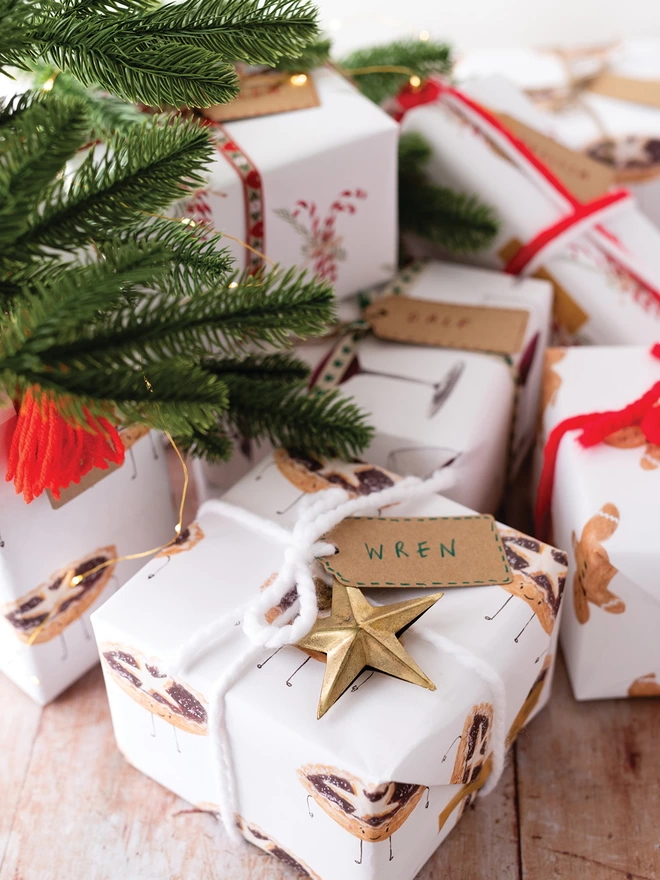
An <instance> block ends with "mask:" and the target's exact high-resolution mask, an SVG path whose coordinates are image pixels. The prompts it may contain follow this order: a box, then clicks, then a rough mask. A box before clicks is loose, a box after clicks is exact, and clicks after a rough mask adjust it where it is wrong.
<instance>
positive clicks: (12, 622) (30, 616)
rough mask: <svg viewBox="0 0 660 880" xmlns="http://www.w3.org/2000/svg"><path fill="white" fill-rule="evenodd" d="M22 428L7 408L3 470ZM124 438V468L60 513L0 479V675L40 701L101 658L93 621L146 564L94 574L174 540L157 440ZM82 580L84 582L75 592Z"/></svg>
mask: <svg viewBox="0 0 660 880" xmlns="http://www.w3.org/2000/svg"><path fill="white" fill-rule="evenodd" d="M15 422H16V415H15V413H14V409H13V407H12V406H11V405H10V404H5V405H4V406H3V407H2V409H0V472H1V473H2V474H4V473H5V471H6V470H7V453H8V450H9V445H10V443H11V436H12V434H13V430H14V425H15ZM122 437H123V440H124V443H125V446H126V447H127V452H126V461H125V463H124V465H123V466H122V467H121V468H119V469H117V470H115V471H114V472H113V473H110V474H108V475H107V476H106V475H105V474H104V476H103V478H102V479H101V480H100V481H99V482H97V483H96V484H95V485H93V486H91V487H90V488H88V489H86V490H85V491H84V492H82V493H81V494H80V495H78V496H77V497H74V498H73V499H72V500H70V501H68V502H67V503H65V504H63V506H61V507H59V508H58V509H54V508H53V507H52V506H51V503H50V501H49V499H48V497H47V495H46V494H44V495H42V496H40V497H39V498H36V499H35V500H34V501H33V502H32V503H31V504H29V505H28V504H26V503H25V501H24V500H23V498H22V496H18V495H16V494H15V491H14V486H13V485H12V484H11V483H6V482H5V481H4V480H2V482H0V671H2V672H3V673H4V674H5V675H7V676H8V677H9V678H10V679H12V681H14V682H15V683H16V684H17V685H18V686H19V687H21V688H22V689H23V690H24V691H25V692H26V693H27V694H29V696H31V697H32V699H34V700H35V701H36V702H38V703H40V704H42V705H43V704H45V703H48V702H50V701H51V700H53V699H54V698H55V697H56V696H57V695H58V694H60V693H61V692H62V691H63V690H64V689H65V688H67V687H68V686H69V685H70V684H72V683H73V682H74V681H76V679H78V678H80V676H81V675H83V674H84V673H85V672H86V671H87V670H88V669H90V668H91V667H92V666H93V665H94V664H95V663H96V662H98V653H97V650H96V645H95V643H94V639H93V636H92V629H91V625H90V624H89V616H90V614H91V612H92V611H93V610H94V609H95V608H98V607H99V605H101V604H102V603H103V602H104V601H105V599H107V598H108V596H110V595H111V594H112V593H114V592H115V591H116V590H117V589H118V588H119V586H120V585H121V584H122V583H123V582H124V581H125V580H127V579H128V578H130V577H131V576H132V575H133V574H134V573H135V572H136V571H137V570H138V569H139V568H140V566H141V565H142V564H143V560H141V559H137V560H126V561H123V562H117V563H112V564H110V565H108V566H106V567H105V568H102V569H100V570H99V571H91V570H92V569H94V568H96V566H98V565H100V564H102V563H103V562H106V561H110V560H112V559H114V558H116V557H119V556H124V555H127V554H131V553H139V552H142V551H143V550H150V549H152V548H154V547H159V546H160V545H162V544H165V543H166V542H167V541H169V540H170V539H171V538H172V537H173V536H174V525H175V523H176V515H175V512H174V508H173V505H172V499H171V497H170V484H169V479H168V476H167V466H166V462H165V453H164V450H163V448H162V447H161V445H160V440H159V437H158V436H154V435H153V434H148V435H145V434H144V432H142V431H140V430H136V429H130V430H129V431H125V432H122ZM137 438H139V439H137ZM84 479H85V478H84ZM65 496H66V491H65V492H63V493H62V498H63V499H64V497H65ZM85 572H90V573H89V575H87V576H85ZM81 575H82V576H83V577H82V580H81V581H80V583H79V584H77V585H76V586H74V587H71V586H69V584H70V581H71V579H72V578H74V577H76V576H81Z"/></svg>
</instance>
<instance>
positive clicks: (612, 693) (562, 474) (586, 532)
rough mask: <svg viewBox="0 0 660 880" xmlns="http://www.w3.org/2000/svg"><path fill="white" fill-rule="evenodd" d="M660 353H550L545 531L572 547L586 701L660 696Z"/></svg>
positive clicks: (577, 675) (542, 507)
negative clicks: (550, 530) (659, 570)
mask: <svg viewBox="0 0 660 880" xmlns="http://www.w3.org/2000/svg"><path fill="white" fill-rule="evenodd" d="M653 351H654V352H655V356H654V354H653V352H649V350H648V349H647V348H638V347H621V348H606V347H604V348H569V349H550V350H549V351H548V357H547V370H546V377H545V391H544V400H545V412H544V417H543V443H544V447H545V455H544V466H543V470H542V473H541V478H540V484H539V496H538V507H537V519H538V529H537V533H538V534H543V533H544V531H545V532H547V531H548V529H549V526H550V525H551V527H552V534H553V535H554V540H557V541H558V542H559V543H560V545H561V546H562V547H566V548H567V549H568V552H569V575H568V590H567V592H568V596H567V598H566V604H567V606H568V607H567V608H566V610H565V611H564V620H563V624H562V635H561V638H562V646H563V650H564V656H565V657H566V663H567V666H568V671H569V674H570V677H571V682H572V684H573V691H574V693H575V696H576V697H577V699H579V700H589V699H600V698H610V697H626V696H630V697H636V696H651V695H656V696H658V695H660V646H659V643H658V628H659V627H660V588H659V582H658V562H659V557H660V545H659V543H658V535H659V534H660V407H659V406H658V402H659V401H660V347H658V346H656V347H655V349H654V350H653ZM577 431H580V432H581V433H579V434H578V433H576V432H577ZM538 464H539V471H540V470H541V468H540V465H541V458H540V456H539V461H538Z"/></svg>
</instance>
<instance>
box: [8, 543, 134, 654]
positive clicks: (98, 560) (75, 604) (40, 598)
mask: <svg viewBox="0 0 660 880" xmlns="http://www.w3.org/2000/svg"><path fill="white" fill-rule="evenodd" d="M116 556H117V548H116V547H115V546H114V545H110V546H108V547H99V548H98V549H97V550H94V551H93V552H92V553H89V554H88V555H87V556H85V557H83V558H82V559H79V560H76V561H75V562H70V563H69V564H68V565H66V566H64V567H63V568H61V569H60V570H59V571H56V572H55V573H54V574H52V575H51V576H50V578H48V580H47V581H46V582H45V583H43V584H40V585H39V586H38V587H35V589H33V590H31V591H30V592H29V593H26V594H25V595H24V596H21V598H20V599H17V600H16V601H14V602H10V603H8V604H7V605H5V606H4V607H3V608H2V614H3V616H4V618H5V620H7V621H8V623H9V624H11V626H12V627H13V629H14V632H15V634H16V635H17V636H18V638H19V639H20V640H21V641H23V642H27V643H28V644H30V645H35V644H36V645H38V644H42V643H43V642H49V641H50V640H51V639H54V638H55V637H56V636H59V635H61V634H62V632H63V630H65V629H66V627H68V626H69V625H70V624H71V623H73V621H74V620H78V619H79V618H80V617H81V616H82V615H83V614H84V613H85V611H87V609H88V608H90V607H91V606H92V605H93V604H94V602H95V601H96V599H97V598H98V597H99V596H100V595H101V593H102V592H103V590H104V589H105V588H106V586H107V585H108V582H109V581H110V579H111V577H112V575H113V572H114V570H115V563H114V562H110V560H112V559H115V558H116ZM105 563H109V564H107V565H106V564H105Z"/></svg>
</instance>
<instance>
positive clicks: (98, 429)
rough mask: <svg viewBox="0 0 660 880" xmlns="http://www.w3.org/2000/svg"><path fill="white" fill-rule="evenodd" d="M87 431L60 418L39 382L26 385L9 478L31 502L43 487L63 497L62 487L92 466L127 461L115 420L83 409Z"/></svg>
mask: <svg viewBox="0 0 660 880" xmlns="http://www.w3.org/2000/svg"><path fill="white" fill-rule="evenodd" d="M83 412H84V414H85V419H86V420H87V425H88V430H86V429H84V428H82V427H81V426H79V425H76V426H75V427H74V426H73V425H71V424H69V422H68V421H67V420H66V419H64V418H63V417H62V415H61V414H60V413H59V411H58V409H57V407H56V405H55V402H54V400H53V399H52V397H51V396H50V395H48V394H46V393H45V392H44V391H41V390H40V389H39V387H38V386H36V385H35V386H33V387H32V388H28V390H27V391H26V392H25V394H24V395H23V400H22V402H21V407H20V410H19V412H18V419H17V422H16V430H15V431H14V435H13V437H12V442H11V447H10V450H9V463H8V466H7V477H6V479H7V482H11V481H12V480H13V481H14V486H15V487H16V494H17V495H20V494H21V493H22V495H23V497H24V498H25V501H26V502H27V504H29V503H30V502H31V501H32V500H33V499H34V498H38V497H39V495H41V493H42V492H43V491H44V489H48V490H50V492H51V494H52V495H53V498H55V499H59V497H60V490H61V489H66V487H67V486H69V485H70V484H71V483H79V482H80V480H81V478H82V477H84V476H85V474H86V473H88V472H89V471H91V470H92V469H93V468H101V469H102V470H106V469H107V467H108V466H109V465H110V464H117V465H121V464H123V462H124V444H123V443H122V441H121V438H120V436H119V433H118V431H117V429H116V428H115V426H114V425H112V424H111V423H110V422H109V421H108V420H107V419H104V418H100V417H96V418H95V417H93V416H92V415H91V413H90V412H89V410H88V409H87V408H86V407H85V408H84V410H83Z"/></svg>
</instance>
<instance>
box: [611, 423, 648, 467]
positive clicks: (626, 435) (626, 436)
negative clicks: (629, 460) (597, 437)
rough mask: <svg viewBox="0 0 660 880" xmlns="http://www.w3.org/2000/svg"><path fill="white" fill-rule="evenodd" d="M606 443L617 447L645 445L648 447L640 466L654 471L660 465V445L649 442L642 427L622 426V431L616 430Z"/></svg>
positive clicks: (626, 447) (635, 447) (632, 447)
mask: <svg viewBox="0 0 660 880" xmlns="http://www.w3.org/2000/svg"><path fill="white" fill-rule="evenodd" d="M605 443H607V445H608V446H614V447H616V449H637V448H639V447H640V446H644V447H646V448H645V449H644V451H643V452H642V457H641V460H640V462H639V464H640V467H642V468H643V469H644V470H645V471H654V470H656V468H659V467H660V446H657V445H656V444H655V443H649V442H648V440H647V439H646V437H645V436H644V432H643V431H642V429H641V428H640V427H637V426H631V427H629V428H621V430H620V431H615V432H614V434H610V436H609V437H606V438H605Z"/></svg>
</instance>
